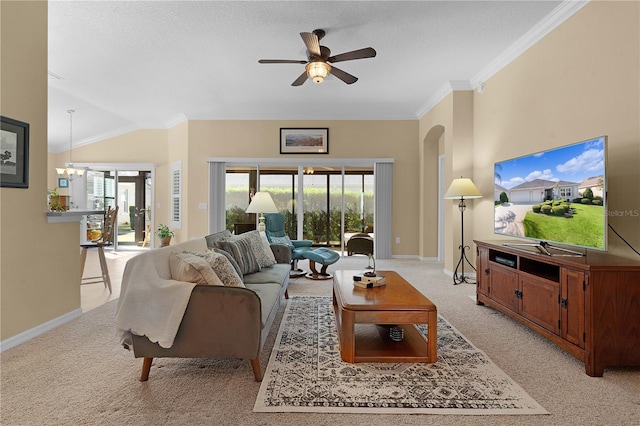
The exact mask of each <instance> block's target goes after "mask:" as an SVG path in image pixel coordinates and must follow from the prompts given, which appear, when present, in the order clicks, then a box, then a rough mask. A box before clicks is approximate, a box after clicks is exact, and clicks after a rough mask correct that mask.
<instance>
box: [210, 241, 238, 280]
mask: <svg viewBox="0 0 640 426" xmlns="http://www.w3.org/2000/svg"><path fill="white" fill-rule="evenodd" d="M211 250H213V251H215V252H216V253H218V254H221V255H223V256H224V257H226V258H227V260H228V261H229V263H230V264H231V266H233V269H235V270H236V273H237V274H238V276H239V277H242V269H240V265H238V262H236V260H235V259H234V258H233V256H231V255H230V254H229V252H226V251H224V250H222V249H221V248H218V247H214V248H212V249H211Z"/></svg>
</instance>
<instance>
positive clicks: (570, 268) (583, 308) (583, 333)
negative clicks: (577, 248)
mask: <svg viewBox="0 0 640 426" xmlns="http://www.w3.org/2000/svg"><path fill="white" fill-rule="evenodd" d="M504 242H506V241H475V243H476V247H477V258H476V265H477V270H478V272H477V288H476V297H477V299H476V300H477V302H476V303H477V304H478V305H487V306H490V307H492V308H494V309H497V310H499V311H500V312H502V313H504V314H506V315H508V316H510V317H511V318H513V319H515V320H517V321H519V322H521V323H522V324H524V325H526V326H527V327H529V328H531V329H532V330H534V331H536V332H537V333H539V334H541V335H542V336H544V337H546V338H547V339H549V340H550V341H552V342H553V343H555V344H556V345H558V346H559V347H560V348H562V349H563V350H565V351H567V352H569V353H570V354H571V355H573V356H575V357H576V358H578V359H579V360H581V361H583V362H584V363H585V370H586V373H587V374H588V375H589V376H595V377H602V375H603V373H604V368H605V367H613V366H640V262H633V261H631V260H628V259H624V258H620V257H615V256H612V255H609V254H607V253H602V252H588V253H587V255H586V256H583V257H573V256H563V255H558V256H548V255H544V254H541V253H539V252H537V251H534V250H535V249H529V248H526V247H522V248H520V247H517V248H516V247H506V246H504V245H503V243H504Z"/></svg>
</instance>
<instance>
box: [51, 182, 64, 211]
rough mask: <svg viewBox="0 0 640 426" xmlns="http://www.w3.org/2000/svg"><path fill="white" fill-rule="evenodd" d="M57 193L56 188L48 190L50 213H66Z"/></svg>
mask: <svg viewBox="0 0 640 426" xmlns="http://www.w3.org/2000/svg"><path fill="white" fill-rule="evenodd" d="M61 197H62V196H61V195H60V194H59V193H58V187H55V188H53V189H50V190H49V210H51V211H52V212H64V211H66V210H67V209H66V207H65V204H66V203H64V201H65V200H64V199H63V198H61Z"/></svg>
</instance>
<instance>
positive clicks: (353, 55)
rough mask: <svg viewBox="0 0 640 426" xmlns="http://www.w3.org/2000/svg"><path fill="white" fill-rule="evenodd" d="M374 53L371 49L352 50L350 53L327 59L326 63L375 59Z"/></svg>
mask: <svg viewBox="0 0 640 426" xmlns="http://www.w3.org/2000/svg"><path fill="white" fill-rule="evenodd" d="M375 56H376V51H375V49H374V48H372V47H365V48H364V49H358V50H352V51H351V52H346V53H341V54H339V55H335V56H331V57H330V58H328V59H327V62H331V63H333V62H342V61H352V60H354V59H365V58H375Z"/></svg>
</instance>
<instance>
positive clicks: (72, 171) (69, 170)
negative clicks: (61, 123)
mask: <svg viewBox="0 0 640 426" xmlns="http://www.w3.org/2000/svg"><path fill="white" fill-rule="evenodd" d="M67 112H68V113H69V162H68V163H67V164H66V167H64V168H62V167H56V172H58V175H60V176H64V175H65V174H66V175H67V176H69V178H71V177H72V176H74V175H78V176H82V175H84V172H85V169H81V168H75V167H73V162H72V161H71V150H72V148H73V113H74V112H75V110H73V109H68V110H67Z"/></svg>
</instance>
